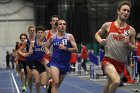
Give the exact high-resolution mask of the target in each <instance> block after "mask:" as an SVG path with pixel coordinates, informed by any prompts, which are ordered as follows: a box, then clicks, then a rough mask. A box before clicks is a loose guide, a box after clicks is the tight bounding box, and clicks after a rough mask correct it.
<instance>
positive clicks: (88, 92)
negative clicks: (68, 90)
mask: <svg viewBox="0 0 140 93" xmlns="http://www.w3.org/2000/svg"><path fill="white" fill-rule="evenodd" d="M64 84H67V85H69V86H72V87H75V88H78V89H80V90H82V91H85V92H86V93H93V92H91V91H88V90H86V89H83V88H81V87H79V86H76V85H74V84H71V83H69V82H64Z"/></svg>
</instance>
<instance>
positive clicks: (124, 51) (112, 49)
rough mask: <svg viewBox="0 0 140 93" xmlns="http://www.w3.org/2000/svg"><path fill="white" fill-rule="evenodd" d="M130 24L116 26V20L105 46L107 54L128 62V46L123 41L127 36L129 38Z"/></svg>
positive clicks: (112, 24)
mask: <svg viewBox="0 0 140 93" xmlns="http://www.w3.org/2000/svg"><path fill="white" fill-rule="evenodd" d="M129 31H130V26H129V25H128V24H127V26H126V27H125V28H123V29H119V28H117V27H116V26H115V22H112V23H111V26H110V30H109V32H108V36H107V38H106V40H107V44H106V46H105V56H106V57H109V58H112V59H114V60H116V61H120V62H127V55H128V47H127V44H125V43H124V42H123V41H124V39H125V37H128V38H129Z"/></svg>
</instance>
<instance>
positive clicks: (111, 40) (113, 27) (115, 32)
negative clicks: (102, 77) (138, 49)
mask: <svg viewBox="0 0 140 93" xmlns="http://www.w3.org/2000/svg"><path fill="white" fill-rule="evenodd" d="M130 8H131V4H130V2H128V1H122V2H120V4H119V5H118V8H117V14H118V17H117V20H116V21H114V22H106V23H104V24H103V25H102V27H101V28H100V29H99V30H98V32H96V34H95V38H96V40H97V41H98V42H99V43H100V44H102V45H105V57H104V59H103V62H102V67H103V70H104V72H105V74H106V75H107V76H108V82H107V84H106V86H105V89H104V91H103V93H115V92H116V89H117V88H118V86H119V84H120V74H122V73H123V71H124V68H125V63H126V62H127V55H128V51H129V50H133V49H135V34H136V33H135V29H134V28H133V27H131V26H130V25H128V24H127V23H126V20H127V19H128V17H129V15H130ZM104 33H107V34H108V35H107V38H106V39H102V37H101V36H102V35H103V34H104Z"/></svg>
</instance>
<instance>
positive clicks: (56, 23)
mask: <svg viewBox="0 0 140 93" xmlns="http://www.w3.org/2000/svg"><path fill="white" fill-rule="evenodd" d="M59 20H64V21H65V19H63V18H61V19H58V21H59ZM58 21H57V22H55V25H56V26H58ZM65 22H66V21H65ZM66 24H67V22H66Z"/></svg>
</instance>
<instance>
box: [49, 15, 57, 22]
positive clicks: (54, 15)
mask: <svg viewBox="0 0 140 93" xmlns="http://www.w3.org/2000/svg"><path fill="white" fill-rule="evenodd" d="M54 17H57V18H58V16H57V15H52V16H51V18H50V22H51V21H52V18H54ZM58 19H59V18H58Z"/></svg>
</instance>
